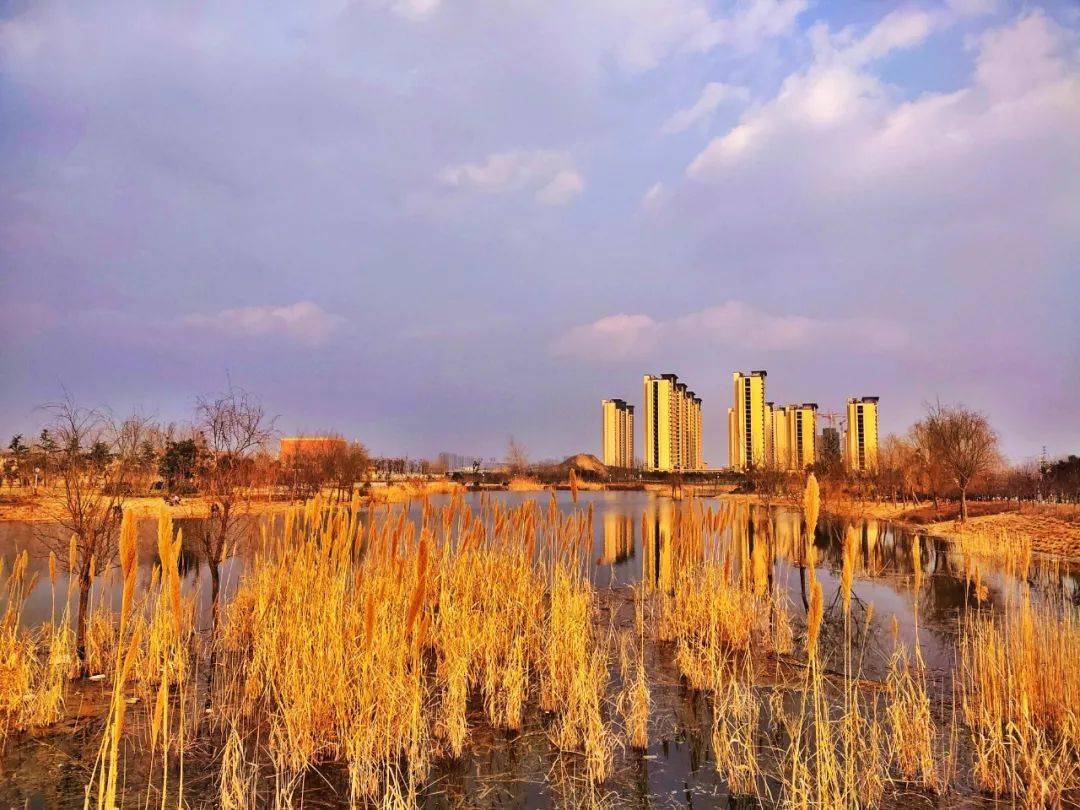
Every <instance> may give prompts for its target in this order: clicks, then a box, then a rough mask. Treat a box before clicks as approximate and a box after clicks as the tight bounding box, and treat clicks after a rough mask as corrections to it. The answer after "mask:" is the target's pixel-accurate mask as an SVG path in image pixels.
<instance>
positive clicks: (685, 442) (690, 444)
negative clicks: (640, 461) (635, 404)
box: [643, 374, 704, 471]
mask: <svg viewBox="0 0 1080 810" xmlns="http://www.w3.org/2000/svg"><path fill="white" fill-rule="evenodd" d="M643 386H644V391H643V394H644V412H645V424H644V434H645V437H644V438H645V442H644V444H645V469H647V470H656V471H674V470H697V469H701V468H702V467H703V466H704V462H703V460H702V458H701V400H700V399H699V398H698V397H697V395H696V394H694V392H693V391H690V390H689V389H688V388H687V386H686V384H685V383H681V382H679V378H678V376H677V375H675V374H660V375H653V374H646V375H645V376H644V377H643Z"/></svg>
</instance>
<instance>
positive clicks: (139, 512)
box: [0, 481, 465, 523]
mask: <svg viewBox="0 0 1080 810" xmlns="http://www.w3.org/2000/svg"><path fill="white" fill-rule="evenodd" d="M464 489H465V488H464V486H462V485H461V484H459V483H457V482H455V481H399V482H394V483H392V484H385V485H382V484H377V485H372V486H371V487H369V489H368V491H367V494H366V495H365V496H364V500H365V502H367V503H370V504H388V503H406V502H408V501H413V500H417V499H418V498H423V497H425V496H428V495H449V494H453V493H455V492H461V491H464ZM297 503H298V502H297V501H293V500H288V499H277V500H274V499H271V498H269V497H267V496H264V495H255V496H252V497H249V498H244V497H239V498H237V500H236V510H237V512H238V513H240V514H245V515H272V514H277V513H281V512H285V511H287V510H288V509H289V508H290V507H292V506H295V505H296V504H297ZM163 506H164V507H165V508H166V509H167V510H168V512H169V514H170V515H172V517H173V518H174V519H182V518H205V517H207V516H208V515H209V514H210V500H209V499H208V498H206V497H205V496H202V495H188V496H184V497H182V498H181V499H180V502H179V503H176V504H167V503H166V502H165V498H164V497H163V496H161V495H154V496H138V497H130V498H124V509H125V510H126V511H130V512H133V513H134V514H135V516H136V517H139V518H151V517H153V518H156V517H157V516H158V515H159V514H160V513H161V508H162V507H163ZM64 511H65V506H64V499H63V496H62V495H61V494H58V493H55V492H51V493H42V492H38V493H37V494H29V493H27V494H25V495H24V494H22V493H17V494H15V495H11V494H9V493H4V495H3V496H0V521H19V522H23V523H55V522H57V521H58V520H59V519H60V518H61V517H62V516H63V515H64Z"/></svg>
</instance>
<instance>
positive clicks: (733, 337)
mask: <svg viewBox="0 0 1080 810" xmlns="http://www.w3.org/2000/svg"><path fill="white" fill-rule="evenodd" d="M908 340H909V337H908V332H907V329H906V328H905V327H904V326H903V325H901V324H899V323H897V322H895V321H892V320H890V319H884V318H871V317H858V318H813V317H807V316H804V315H778V314H774V313H770V312H767V311H765V310H763V309H760V308H759V307H756V306H754V305H752V304H749V303H747V302H745V301H725V302H724V303H722V304H718V305H716V306H712V307H708V308H706V309H702V310H698V311H695V312H689V313H686V314H684V315H679V316H676V317H674V318H670V319H655V318H653V317H651V316H649V315H644V314H637V315H627V314H618V315H608V316H606V317H603V318H600V319H598V320H596V321H593V322H592V323H589V324H584V325H582V326H577V327H574V328H573V329H571V330H570V331H569V332H567V333H566V334H565V335H563V336H561V337H560V338H558V339H557V340H556V341H555V342H554V344H553V345H552V351H553V352H554V354H555V355H556V356H558V357H576V358H582V359H587V360H592V361H601V362H603V361H617V362H623V361H631V360H632V361H647V360H649V359H650V358H653V357H657V356H658V355H660V354H661V353H663V352H670V351H671V350H673V349H674V350H679V349H682V350H685V349H687V348H689V347H694V350H695V351H698V352H700V351H714V350H716V349H719V348H725V349H738V348H743V349H753V350H754V351H762V352H807V353H809V352H820V351H825V350H833V349H842V350H844V351H846V352H851V353H856V354H860V353H869V354H875V353H880V352H891V351H896V350H898V349H901V348H904V347H905V346H906V345H907V344H908Z"/></svg>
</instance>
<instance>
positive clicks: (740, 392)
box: [728, 371, 767, 470]
mask: <svg viewBox="0 0 1080 810" xmlns="http://www.w3.org/2000/svg"><path fill="white" fill-rule="evenodd" d="M765 376H766V374H765V372H764V371H751V372H750V373H749V374H743V373H742V372H739V371H736V372H735V373H734V374H732V380H733V383H734V393H735V402H734V405H733V407H732V408H729V409H728V466H730V467H732V468H734V469H736V470H748V469H750V468H751V467H760V466H762V465H764V464H765V463H766V460H767V457H766V450H765V448H766V442H765V418H766V408H765Z"/></svg>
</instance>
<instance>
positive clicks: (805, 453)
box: [769, 402, 818, 471]
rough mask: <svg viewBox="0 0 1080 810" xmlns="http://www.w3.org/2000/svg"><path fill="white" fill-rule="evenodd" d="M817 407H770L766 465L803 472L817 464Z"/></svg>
mask: <svg viewBox="0 0 1080 810" xmlns="http://www.w3.org/2000/svg"><path fill="white" fill-rule="evenodd" d="M817 407H818V406H817V404H816V403H814V402H804V403H803V404H802V405H785V406H783V407H782V408H776V407H772V408H770V409H769V413H770V415H771V417H772V426H773V427H772V437H771V438H772V452H771V453H770V454H769V463H770V464H771V465H772V466H774V467H775V468H776V469H778V470H796V471H797V470H805V469H806V468H807V467H809V466H810V465H811V464H813V463H814V462H815V461H817V438H816V430H817Z"/></svg>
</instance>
